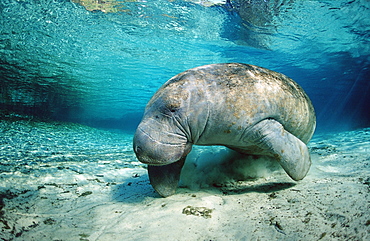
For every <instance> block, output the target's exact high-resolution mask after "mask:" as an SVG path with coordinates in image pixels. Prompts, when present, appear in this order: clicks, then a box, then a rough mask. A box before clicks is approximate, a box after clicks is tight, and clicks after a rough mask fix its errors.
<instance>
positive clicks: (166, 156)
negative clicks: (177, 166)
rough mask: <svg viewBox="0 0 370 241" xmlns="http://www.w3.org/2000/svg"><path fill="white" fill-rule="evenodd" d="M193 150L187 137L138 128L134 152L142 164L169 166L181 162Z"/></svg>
mask: <svg viewBox="0 0 370 241" xmlns="http://www.w3.org/2000/svg"><path fill="white" fill-rule="evenodd" d="M190 150H191V144H190V143H188V142H187V139H186V137H183V136H180V135H178V134H170V133H161V132H159V131H154V130H152V129H149V130H147V129H144V128H142V127H140V126H139V127H138V129H137V130H136V133H135V136H134V151H135V154H136V157H137V159H139V161H140V162H142V163H145V164H148V165H156V166H157V165H168V164H171V163H174V162H176V161H178V160H180V159H181V158H182V157H184V156H186V155H187V154H188V153H189V152H190Z"/></svg>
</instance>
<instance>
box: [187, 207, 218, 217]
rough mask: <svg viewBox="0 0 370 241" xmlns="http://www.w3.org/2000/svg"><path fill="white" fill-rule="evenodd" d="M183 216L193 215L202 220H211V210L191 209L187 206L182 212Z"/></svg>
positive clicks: (204, 208) (202, 208)
mask: <svg viewBox="0 0 370 241" xmlns="http://www.w3.org/2000/svg"><path fill="white" fill-rule="evenodd" d="M182 213H183V214H186V215H194V216H200V217H203V218H211V217H212V216H211V213H212V209H209V208H206V207H192V206H187V207H186V208H184V209H183V210H182Z"/></svg>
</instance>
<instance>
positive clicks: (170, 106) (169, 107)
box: [166, 104, 179, 113]
mask: <svg viewBox="0 0 370 241" xmlns="http://www.w3.org/2000/svg"><path fill="white" fill-rule="evenodd" d="M166 107H167V110H168V111H170V112H172V113H175V112H176V111H177V110H178V109H179V106H178V105H174V104H168V105H167V106H166Z"/></svg>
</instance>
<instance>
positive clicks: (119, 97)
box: [0, 0, 370, 131]
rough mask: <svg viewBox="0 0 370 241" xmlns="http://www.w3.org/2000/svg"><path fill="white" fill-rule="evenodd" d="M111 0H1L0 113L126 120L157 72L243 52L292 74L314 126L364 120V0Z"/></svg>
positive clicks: (369, 122)
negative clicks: (93, 4)
mask: <svg viewBox="0 0 370 241" xmlns="http://www.w3.org/2000/svg"><path fill="white" fill-rule="evenodd" d="M108 2H109V1H108ZM121 2H122V3H117V4H118V7H117V8H116V9H117V10H120V11H118V12H109V11H106V12H103V11H89V10H87V9H86V8H84V7H83V6H81V5H80V4H77V3H74V2H72V1H70V0H3V1H1V2H0V81H1V82H0V83H1V88H0V91H1V92H0V98H1V99H0V110H1V111H0V114H1V116H3V117H4V116H6V115H9V113H13V114H14V113H15V114H17V115H27V116H36V117H41V118H46V119H56V120H66V121H73V122H80V123H84V124H88V125H92V126H99V127H108V128H119V129H124V130H128V131H133V130H134V129H135V127H136V126H137V124H138V122H139V121H140V118H141V116H142V113H143V110H144V107H145V104H146V103H147V101H148V100H149V99H150V97H151V96H152V94H153V93H154V92H155V91H156V90H157V89H158V88H159V87H160V86H161V85H162V84H163V83H164V82H165V81H166V80H167V79H169V78H171V77H172V76H174V75H176V74H177V73H179V72H182V71H184V70H186V69H189V68H193V67H196V66H200V65H204V64H211V63H221V62H243V63H248V64H254V65H259V66H262V67H265V68H269V69H271V70H275V71H278V72H281V73H284V74H286V75H288V76H289V77H291V78H293V79H294V80H295V81H297V82H298V83H299V84H300V85H301V86H302V87H303V88H304V89H305V90H306V92H307V94H308V95H309V96H310V98H311V100H312V102H313V104H314V106H315V109H316V112H317V117H318V130H319V131H320V130H323V131H324V130H336V129H351V128H357V127H364V126H370V111H369V110H368V108H369V107H368V106H369V103H370V95H369V94H368V93H370V69H369V67H370V36H369V35H370V2H369V1H367V0H357V1H356V0H355V1H343V0H342V1H339V0H338V1H296V2H294V1H241V0H239V1H231V2H230V3H228V4H224V5H217V6H212V7H206V6H203V5H201V4H196V3H193V2H190V1H180V0H177V1H167V0H156V1H137V2H125V1H121ZM90 10H91V9H90Z"/></svg>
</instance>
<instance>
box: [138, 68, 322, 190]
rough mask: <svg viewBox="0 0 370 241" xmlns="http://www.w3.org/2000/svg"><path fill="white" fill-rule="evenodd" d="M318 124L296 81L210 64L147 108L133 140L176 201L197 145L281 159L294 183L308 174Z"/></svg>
mask: <svg viewBox="0 0 370 241" xmlns="http://www.w3.org/2000/svg"><path fill="white" fill-rule="evenodd" d="M315 126H316V117H315V112H314V109H313V106H312V104H311V101H310V100H309V98H308V97H307V95H306V94H305V93H304V91H303V90H302V88H301V87H300V86H299V85H298V84H297V83H295V82H294V81H293V80H292V79H290V78H288V77H286V76H285V75H283V74H280V73H276V72H274V71H271V70H268V69H265V68H261V67H257V66H253V65H247V64H239V63H229V64H211V65H206V66H201V67H197V68H194V69H190V70H187V71H185V72H183V73H180V74H178V75H176V76H174V77H173V78H171V79H170V80H168V81H167V82H166V83H165V84H164V85H163V86H162V87H161V88H160V89H159V90H158V91H157V92H156V93H155V94H154V96H153V97H152V99H151V100H150V101H149V103H148V104H147V106H146V109H145V113H144V117H143V119H142V121H141V123H140V124H139V126H138V128H137V130H136V133H135V136H134V151H135V153H136V156H137V158H138V159H139V160H140V161H141V162H143V163H146V164H148V174H149V179H150V182H151V184H152V186H153V187H154V189H155V190H156V191H157V192H158V193H159V194H160V195H161V196H163V197H167V196H170V195H172V194H174V193H175V191H176V188H177V185H178V182H179V179H180V172H181V168H182V167H183V165H184V162H185V158H186V156H187V155H188V154H189V152H190V151H191V148H192V145H222V146H226V147H229V148H231V149H233V150H236V151H238V152H241V153H245V154H253V155H268V156H272V157H275V158H276V160H277V161H278V162H279V163H280V165H281V166H282V167H283V168H284V170H285V171H286V173H287V174H288V175H289V176H290V177H291V178H292V179H294V180H297V181H298V180H301V179H303V178H304V177H305V176H306V174H307V172H308V170H309V168H310V166H311V160H310V155H309V152H308V149H307V146H306V143H307V142H308V141H309V140H310V139H311V137H312V135H313V132H314V130H315Z"/></svg>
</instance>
